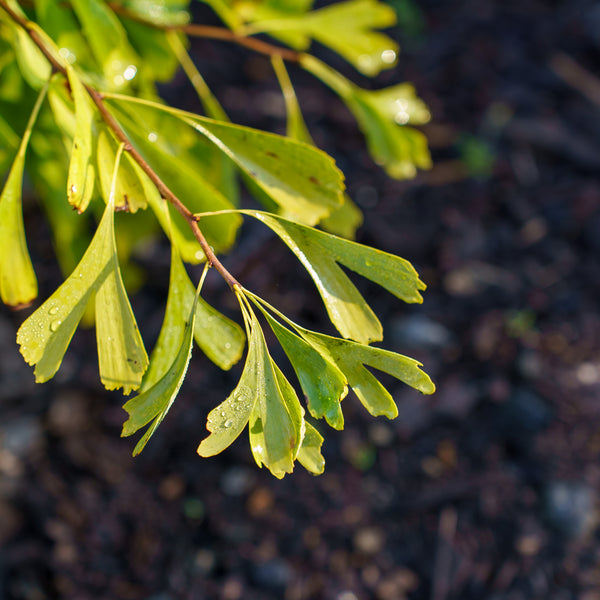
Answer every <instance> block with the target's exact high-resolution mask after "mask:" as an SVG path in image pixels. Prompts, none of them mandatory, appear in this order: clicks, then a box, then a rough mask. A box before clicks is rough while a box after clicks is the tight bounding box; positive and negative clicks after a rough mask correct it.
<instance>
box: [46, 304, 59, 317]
mask: <svg viewBox="0 0 600 600" xmlns="http://www.w3.org/2000/svg"><path fill="white" fill-rule="evenodd" d="M57 312H58V306H53V307H52V308H51V309H50V310H49V311H48V314H49V315H55V314H56V313H57Z"/></svg>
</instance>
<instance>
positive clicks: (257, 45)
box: [109, 2, 303, 62]
mask: <svg viewBox="0 0 600 600" xmlns="http://www.w3.org/2000/svg"><path fill="white" fill-rule="evenodd" d="M109 6H110V7H111V9H112V10H113V11H114V12H115V13H117V14H119V15H121V16H122V17H125V18H127V19H130V20H132V21H136V22H137V23H141V24H143V25H146V26H148V27H152V28H153V29H161V30H164V31H169V30H172V31H181V32H182V33H185V34H186V35H189V36H192V37H199V38H205V39H209V40H222V41H224V42H232V43H234V44H237V45H238V46H244V47H246V48H249V49H250V50H254V51H255V52H258V53H259V54H265V55H267V56H280V57H281V58H283V59H284V60H287V61H289V62H299V61H300V58H301V56H302V54H303V53H302V52H296V51H295V50H290V49H289V48H282V47H281V46H276V45H275V44H269V43H268V42H264V41H263V40H258V39H256V38H252V37H249V36H245V35H239V34H237V33H234V32H233V31H231V30H230V29H225V28H224V27H215V26H213V25H199V24H196V23H184V24H182V25H161V24H158V23H153V22H152V21H148V20H147V19H144V18H143V17H140V16H139V15H137V14H135V13H132V12H131V11H130V10H127V9H126V8H124V7H123V6H121V5H120V4H116V3H113V2H110V3H109Z"/></svg>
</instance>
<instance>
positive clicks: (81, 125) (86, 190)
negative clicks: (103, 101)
mask: <svg viewBox="0 0 600 600" xmlns="http://www.w3.org/2000/svg"><path fill="white" fill-rule="evenodd" d="M67 75H68V78H69V85H70V87H71V94H72V95H73V102H74V104H75V119H76V124H75V136H74V138H73V148H72V152H71V163H70V164H69V175H68V178H67V199H68V200H69V204H71V205H72V206H73V207H75V208H76V209H77V211H78V212H80V213H81V212H83V211H84V210H85V209H86V208H87V206H88V204H89V203H90V200H91V198H92V194H93V192H94V180H95V178H96V175H95V171H94V165H93V162H92V143H93V135H94V134H93V130H92V128H93V125H94V112H95V111H94V106H93V104H92V101H91V100H90V98H89V96H88V94H87V92H86V91H85V88H84V86H83V84H82V83H81V81H80V79H79V77H78V76H77V74H76V73H75V71H74V69H73V68H72V67H67ZM113 164H114V156H113V160H112V163H111V167H112V165H113Z"/></svg>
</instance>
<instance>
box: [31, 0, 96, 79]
mask: <svg viewBox="0 0 600 600" xmlns="http://www.w3.org/2000/svg"><path fill="white" fill-rule="evenodd" d="M34 4H35V14H36V19H37V22H38V24H39V25H40V29H41V30H43V31H45V32H46V33H47V34H48V37H50V38H51V39H53V40H54V41H55V42H56V46H57V48H58V49H59V50H58V54H59V56H60V57H61V58H62V59H63V60H64V62H66V63H67V64H69V65H71V64H74V63H77V65H78V66H79V68H83V69H84V70H90V69H93V68H94V62H93V58H92V55H91V51H90V47H89V45H88V43H87V41H86V39H85V38H84V37H83V35H82V32H81V27H80V26H79V23H78V22H77V19H76V18H75V16H74V15H73V11H72V9H71V7H70V6H67V5H66V4H65V3H64V2H62V1H61V0H35V2H34Z"/></svg>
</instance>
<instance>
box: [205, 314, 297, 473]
mask: <svg viewBox="0 0 600 600" xmlns="http://www.w3.org/2000/svg"><path fill="white" fill-rule="evenodd" d="M247 327H248V336H249V341H248V356H247V358H246V363H245V365H244V370H243V372H242V376H241V378H240V381H239V383H238V385H237V387H236V388H235V390H234V391H233V392H232V393H231V395H230V396H229V397H228V398H227V400H225V402H223V403H221V404H220V405H219V406H217V407H216V408H215V409H213V410H212V411H211V412H210V413H209V415H208V420H207V425H206V426H207V429H208V430H209V431H210V435H209V436H208V437H207V438H205V439H204V440H202V442H201V443H200V445H199V446H198V454H200V456H214V455H215V454H218V453H219V452H221V451H222V450H224V449H225V448H227V447H228V446H229V445H230V444H231V443H232V442H233V441H234V440H235V439H236V438H237V437H238V436H239V434H240V433H241V431H242V430H243V429H244V427H245V426H246V425H247V424H248V425H249V434H250V446H251V449H252V454H253V456H254V459H255V460H256V462H257V464H258V465H259V466H262V465H264V466H266V467H267V468H268V469H269V470H270V471H271V473H273V475H275V476H276V477H278V478H281V477H283V476H284V475H285V473H291V472H292V470H293V468H294V460H295V459H296V457H297V454H298V451H299V449H300V445H301V443H302V438H303V437H304V431H305V429H304V427H305V425H304V411H303V409H302V407H301V406H300V402H299V401H298V398H297V396H296V393H295V391H294V389H293V388H292V386H291V385H290V383H289V382H288V381H287V380H286V379H285V377H284V375H283V374H282V373H281V371H280V370H279V368H278V367H277V365H276V364H275V363H274V362H273V360H272V359H271V356H270V355H269V352H268V349H267V345H266V342H265V339H264V336H263V333H262V330H261V328H260V324H259V323H258V320H257V319H256V316H255V315H254V313H253V312H251V313H250V315H249V316H247Z"/></svg>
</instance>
